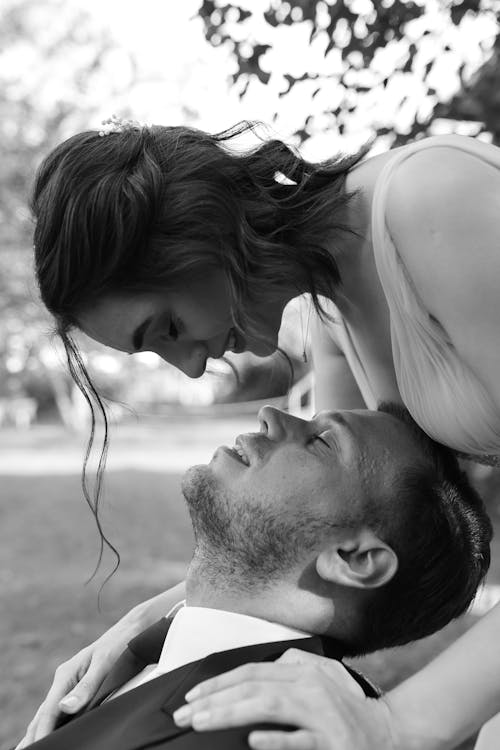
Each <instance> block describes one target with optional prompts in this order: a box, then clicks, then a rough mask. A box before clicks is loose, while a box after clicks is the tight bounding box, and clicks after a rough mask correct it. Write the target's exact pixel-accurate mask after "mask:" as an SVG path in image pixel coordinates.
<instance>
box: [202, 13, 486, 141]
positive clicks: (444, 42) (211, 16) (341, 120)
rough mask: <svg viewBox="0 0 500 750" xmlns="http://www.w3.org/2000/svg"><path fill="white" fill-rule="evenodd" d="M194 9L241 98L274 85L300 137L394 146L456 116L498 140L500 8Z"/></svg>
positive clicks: (286, 117)
mask: <svg viewBox="0 0 500 750" xmlns="http://www.w3.org/2000/svg"><path fill="white" fill-rule="evenodd" d="M199 12H200V15H201V17H202V18H203V21H204V25H205V35H206V38H207V40H208V41H209V42H210V43H211V44H213V45H215V46H219V45H224V46H226V47H228V48H229V49H230V50H231V52H232V58H233V60H234V63H235V69H234V73H233V74H232V82H233V84H234V86H236V87H237V89H238V91H239V94H240V96H241V97H247V96H248V95H249V94H250V93H252V92H253V94H254V96H255V97H257V96H258V92H259V91H260V93H261V95H263V94H264V87H268V88H269V87H274V88H276V89H277V90H278V95H279V97H280V98H281V107H280V110H281V109H283V111H285V110H286V109H287V104H288V105H290V106H289V107H288V111H287V112H286V114H285V115H282V114H276V116H275V122H277V123H278V124H279V122H280V120H285V121H286V125H287V126H288V125H289V123H290V122H293V123H294V130H295V132H294V134H295V136H296V137H297V138H298V139H299V140H300V141H306V140H307V139H308V138H310V137H311V136H313V135H317V134H318V133H321V132H325V131H329V132H330V133H331V132H332V130H333V132H335V131H336V132H338V133H339V134H342V135H350V136H358V140H359V141H360V142H362V141H365V140H366V139H367V138H368V137H369V136H370V135H375V136H378V137H379V138H383V139H384V140H385V142H386V145H399V144H401V143H404V142H406V141H408V140H411V139H414V138H416V137H419V136H422V135H426V134H429V133H432V132H442V131H443V130H445V131H446V130H447V131H450V130H453V129H454V128H455V127H456V126H454V125H453V124H448V125H446V123H443V122H442V120H443V119H454V120H469V121H472V126H471V127H470V128H469V131H468V132H472V133H474V134H475V133H478V132H480V131H481V130H488V131H489V132H491V133H492V134H493V135H494V138H495V140H496V142H497V143H500V126H499V124H498V123H499V122H500V119H499V117H498V114H499V109H500V93H499V92H500V87H499V86H498V83H499V82H500V81H499V79H500V57H499V23H498V21H499V17H500V2H499V1H498V0H444V1H440V0H409V1H406V0H405V1H403V0H382V1H381V2H375V1H374V0H373V1H372V0H328V2H327V1H326V0H288V1H287V2H281V1H280V0H268V2H258V3H250V2H248V1H247V2H245V0H239V1H238V0H237V1H236V2H225V0H202V2H201V6H200V11H199ZM299 89H300V99H299V96H298V91H299ZM299 102H300V104H299ZM304 102H306V103H307V104H306V106H304ZM297 105H298V106H297ZM438 118H440V120H441V125H440V127H441V130H439V126H438V128H437V129H436V120H437V119H438ZM462 132H463V126H462Z"/></svg>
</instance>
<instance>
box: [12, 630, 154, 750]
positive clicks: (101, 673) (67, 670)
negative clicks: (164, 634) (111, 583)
mask: <svg viewBox="0 0 500 750" xmlns="http://www.w3.org/2000/svg"><path fill="white" fill-rule="evenodd" d="M141 630H142V624H141V623H140V622H139V621H133V620H131V618H130V617H129V616H127V615H126V616H125V617H124V618H123V619H122V620H120V621H119V622H117V623H116V625H113V627H112V628H110V629H109V630H107V631H106V632H105V633H104V634H103V635H102V636H101V637H100V638H98V639H97V640H96V641H94V643H91V644H90V646H87V647H86V648H84V649H82V650H81V651H79V652H78V653H77V654H75V656H73V657H72V658H71V659H69V660H68V661H65V662H63V664H61V665H60V666H59V667H57V669H56V671H55V674H54V679H53V681H52V685H51V687H50V689H49V692H48V693H47V695H46V696H45V700H44V701H43V703H42V704H41V706H40V707H39V709H38V711H37V712H36V714H35V716H34V717H33V719H32V720H31V722H30V724H29V726H28V728H27V730H26V734H25V736H24V737H23V739H22V740H21V742H20V743H19V744H18V745H17V747H16V750H21V748H24V747H26V746H27V745H30V744H31V743H32V742H36V740H40V739H42V737H45V735H47V734H49V732H51V731H52V730H53V729H54V726H55V724H56V721H57V718H58V716H59V714H60V713H61V712H63V713H66V714H74V713H76V712H77V711H79V710H80V709H81V708H83V707H84V706H85V705H86V704H87V703H88V702H89V701H90V700H91V698H93V696H94V695H95V694H96V692H97V690H98V689H99V687H100V685H101V684H102V682H103V680H104V678H105V677H106V675H107V674H108V672H109V671H110V669H111V667H112V666H113V665H114V663H115V662H116V660H117V659H118V657H119V656H120V654H121V653H122V651H123V650H124V649H125V648H126V646H127V643H128V642H129V641H130V640H131V639H132V638H133V637H134V636H135V635H137V633H139V632H140V631H141Z"/></svg>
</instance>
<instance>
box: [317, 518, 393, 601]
mask: <svg viewBox="0 0 500 750" xmlns="http://www.w3.org/2000/svg"><path fill="white" fill-rule="evenodd" d="M397 569H398V558H397V555H396V553H395V552H394V550H393V549H392V548H391V547H389V545H388V544H386V543H385V542H383V541H382V540H381V539H379V537H378V536H377V535H376V534H375V533H374V532H373V531H372V530H371V529H367V528H363V529H359V530H358V531H355V532H353V534H352V535H349V536H347V537H346V538H345V539H341V540H336V541H332V542H331V543H330V544H329V545H328V546H326V547H325V548H324V549H323V550H322V551H321V552H320V554H319V555H318V557H317V559H316V571H317V573H318V575H319V576H320V578H322V579H323V580H324V581H329V582H331V583H338V584H340V585H341V586H351V587H355V588H362V589H372V588H378V587H379V586H384V585H385V584H386V583H388V582H389V581H390V580H391V579H392V578H393V577H394V575H395V573H396V571H397Z"/></svg>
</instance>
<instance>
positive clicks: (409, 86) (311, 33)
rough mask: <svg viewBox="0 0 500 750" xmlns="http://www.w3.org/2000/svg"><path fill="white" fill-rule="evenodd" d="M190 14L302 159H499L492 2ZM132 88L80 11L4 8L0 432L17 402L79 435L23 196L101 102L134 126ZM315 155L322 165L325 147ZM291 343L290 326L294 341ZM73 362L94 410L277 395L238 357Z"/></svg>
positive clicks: (26, 1)
mask: <svg viewBox="0 0 500 750" xmlns="http://www.w3.org/2000/svg"><path fill="white" fill-rule="evenodd" d="M199 3H200V5H199V14H200V16H201V18H202V20H203V23H204V28H205V36H206V39H207V40H208V42H209V43H210V44H211V45H214V46H218V47H224V48H226V50H227V51H229V53H230V56H229V66H230V67H231V66H232V72H231V79H230V83H231V84H232V86H233V87H234V88H235V89H236V91H237V92H238V93H239V95H240V97H242V98H243V99H245V101H248V102H250V103H252V102H254V101H255V97H257V102H258V101H259V97H260V96H262V97H267V99H266V101H267V102H272V105H271V106H272V107H274V106H276V111H277V114H276V121H278V122H279V120H280V117H281V119H282V121H283V122H284V123H285V127H286V130H287V132H290V131H293V132H295V136H296V140H297V141H301V142H305V146H306V147H307V146H308V144H311V143H313V142H315V143H318V142H319V144H320V146H323V145H324V144H322V142H321V138H322V137H323V138H325V137H328V138H330V135H331V133H333V134H335V133H338V134H341V135H343V136H345V137H346V139H347V140H348V139H349V137H354V138H355V139H357V140H358V141H359V142H360V143H363V142H365V141H366V140H368V138H369V137H370V136H376V137H378V138H379V139H380V141H381V146H382V147H383V148H385V147H389V146H391V145H397V144H399V143H403V142H405V141H407V140H409V139H412V138H414V137H419V136H421V135H425V134H427V133H432V132H443V131H442V130H441V131H439V129H438V130H437V131H436V127H438V126H439V127H441V128H443V127H444V132H447V131H448V132H449V131H450V130H459V131H460V132H471V133H474V134H475V133H479V132H481V131H488V132H490V133H491V134H492V135H493V138H494V140H495V142H497V143H500V60H499V55H500V37H499V15H500V0H463V1H462V2H459V0H443V1H442V2H440V1H438V0H410V2H402V1H401V0H382V1H381V2H372V1H371V0H336V1H335V2H333V0H330V1H329V2H326V1H325V0H289V2H278V1H277V0H267V2H266V0H255V2H253V1H252V2H251V0H236V1H235V2H225V1H224V0H199ZM82 8H83V9H82ZM140 75H141V74H140V73H138V65H137V64H136V61H135V60H134V57H133V55H132V54H131V53H130V52H129V51H128V50H127V49H125V48H124V47H123V46H120V44H119V43H118V42H117V41H116V40H115V39H114V37H113V31H112V28H106V27H105V26H104V27H103V25H102V23H101V22H100V19H99V15H98V14H95V13H94V14H92V13H91V11H90V9H89V10H88V11H87V10H86V9H85V6H84V5H83V6H81V7H80V8H78V7H77V5H75V4H74V3H69V2H66V1H65V0H43V1H40V0H2V3H1V4H0V133H1V138H0V156H1V160H2V170H1V172H0V240H1V241H0V424H1V423H2V419H3V418H4V417H5V413H6V412H5V409H6V408H7V407H6V406H5V404H6V403H7V402H9V403H14V402H15V403H16V404H18V406H19V409H20V410H21V411H22V409H24V406H25V404H24V402H23V399H26V398H32V399H34V400H35V401H36V404H37V406H38V408H39V411H40V412H41V411H43V410H45V411H46V412H47V413H48V412H50V410H51V409H52V410H53V409H54V405H55V404H57V406H58V409H59V412H60V414H61V417H62V418H63V420H64V421H65V422H66V423H67V424H70V425H71V424H72V425H75V423H77V422H79V421H82V420H83V421H85V418H84V417H83V416H82V415H83V410H82V408H81V407H82V404H81V401H79V399H78V396H77V395H76V394H75V392H74V389H73V388H72V386H71V384H70V382H69V378H68V376H67V372H66V369H65V366H64V355H63V353H62V352H61V351H60V350H58V349H57V348H56V349H54V345H53V342H52V340H51V337H50V335H49V334H50V329H51V327H52V322H51V320H50V317H49V315H48V314H47V313H46V311H45V310H44V309H43V306H42V305H41V304H40V302H39V300H38V295H37V290H36V285H35V283H34V280H33V272H32V253H31V242H32V240H31V234H32V224H31V217H30V211H29V193H30V188H31V183H32V180H33V176H34V174H35V170H36V167H37V165H38V163H39V162H40V161H41V159H42V158H43V156H44V155H45V154H46V153H48V151H49V150H50V149H51V148H52V147H53V146H54V145H55V144H56V143H58V142H60V141H61V140H63V139H64V138H66V137H67V136H69V135H70V134H72V133H74V132H77V131H78V130H82V129H85V128H86V127H88V123H89V122H92V121H94V122H95V121H96V120H97V119H100V117H99V118H98V114H99V113H102V112H103V108H104V111H105V113H106V114H111V111H110V110H109V109H108V106H110V105H108V104H107V103H108V102H115V103H116V102H117V101H119V102H120V104H119V105H118V106H119V107H120V114H121V115H124V116H132V117H133V116H134V113H133V112H129V111H126V107H127V99H128V97H129V93H130V92H132V91H133V90H134V86H136V85H137V82H138V80H139V79H140ZM179 76H180V77H182V71H180V72H179ZM252 96H253V97H254V99H253V100H252ZM274 103H276V104H274ZM123 104H124V105H125V106H124V107H123V106H122V105H123ZM187 104H189V103H187ZM187 104H186V106H187ZM115 106H116V105H115ZM190 106H191V107H192V103H191V105H190ZM252 106H253V104H252ZM122 110H123V111H122ZM101 116H102V115H101ZM464 121H467V123H468V124H467V126H466V127H467V128H469V129H468V130H467V131H464V130H463V128H464V127H465V125H464ZM439 123H441V125H439ZM443 123H445V125H444V126H443ZM201 126H202V127H203V123H201ZM460 129H462V130H460ZM321 153H326V154H330V153H331V147H330V141H328V143H327V145H326V151H325V149H323V150H322V151H321ZM320 158H321V157H320ZM285 328H286V326H285ZM301 329H302V325H299V324H298V323H297V324H295V325H294V324H292V325H291V326H290V330H291V331H292V332H294V333H295V334H296V332H297V331H299V332H300V330H301ZM284 334H285V338H284V342H283V346H284V348H285V349H286V350H287V352H288V353H289V354H290V355H291V356H292V358H294V368H295V377H298V376H300V375H301V374H303V372H304V370H305V369H306V368H304V367H303V366H302V364H303V363H301V360H300V356H301V352H300V351H299V350H300V349H301V347H302V344H303V342H302V340H300V341H299V340H298V337H297V335H295V336H291V340H290V341H285V339H286V334H287V331H286V330H284ZM289 338H290V337H289ZM299 338H302V337H301V336H299ZM84 348H85V351H86V356H87V361H88V363H89V369H90V371H91V373H92V375H93V377H95V379H96V382H97V384H98V387H100V388H101V389H102V391H103V392H104V393H105V394H107V395H110V396H112V397H113V398H114V399H115V400H121V401H124V402H133V403H136V404H138V405H139V406H141V405H145V408H146V407H147V404H146V402H147V399H148V398H149V399H151V398H152V395H151V394H153V393H154V394H156V395H155V399H157V400H158V401H163V402H165V403H172V402H177V403H178V402H180V403H183V404H186V405H194V404H208V403H210V401H211V400H213V399H214V398H215V399H217V400H219V401H220V400H224V401H228V400H238V399H244V398H252V397H258V396H259V395H262V396H266V397H267V396H270V395H274V394H276V393H279V392H280V391H282V390H283V389H284V388H286V385H284V384H288V382H289V370H288V366H287V364H286V362H285V360H284V358H282V357H279V356H278V357H277V358H274V359H272V360H270V362H268V363H266V364H264V365H263V364H262V361H260V362H259V361H256V360H255V358H253V359H252V358H251V357H247V358H245V357H243V356H242V355H240V358H239V359H238V361H236V368H237V370H238V372H239V380H237V379H235V378H234V376H233V375H232V374H231V372H229V371H228V370H227V369H226V371H225V372H222V373H221V372H219V371H216V372H215V374H214V373H211V374H209V375H207V376H206V378H202V379H201V380H200V381H196V382H191V381H189V380H188V379H187V378H184V377H183V376H182V375H180V374H179V373H176V372H174V371H173V368H171V367H169V366H168V365H166V364H165V363H159V362H158V360H157V359H154V361H148V362H143V361H139V359H137V358H132V359H133V360H134V361H133V362H132V361H131V359H130V358H123V357H122V358H120V356H119V355H116V354H113V353H110V352H109V351H103V349H102V348H100V347H98V345H94V344H93V343H89V342H88V341H86V342H85V346H84ZM16 408H17V407H16ZM2 410H3V411H2Z"/></svg>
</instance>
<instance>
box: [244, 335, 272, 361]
mask: <svg viewBox="0 0 500 750" xmlns="http://www.w3.org/2000/svg"><path fill="white" fill-rule="evenodd" d="M277 348H278V341H277V340H276V341H274V340H272V339H269V340H266V341H249V342H248V344H247V350H248V351H249V352H252V354H255V356H256V357H269V356H271V354H274V352H275V351H276V349H277Z"/></svg>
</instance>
